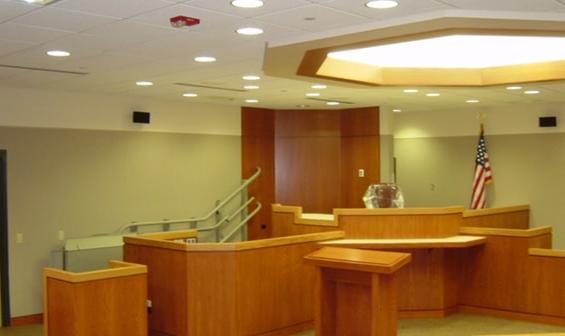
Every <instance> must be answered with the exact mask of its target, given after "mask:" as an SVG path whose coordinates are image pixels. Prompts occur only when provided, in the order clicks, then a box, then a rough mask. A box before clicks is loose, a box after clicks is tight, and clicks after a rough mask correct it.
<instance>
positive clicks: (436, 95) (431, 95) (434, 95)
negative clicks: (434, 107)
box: [426, 92, 441, 97]
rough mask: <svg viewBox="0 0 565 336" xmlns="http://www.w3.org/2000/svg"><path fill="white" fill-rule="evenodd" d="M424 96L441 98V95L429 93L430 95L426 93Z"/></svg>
mask: <svg viewBox="0 0 565 336" xmlns="http://www.w3.org/2000/svg"><path fill="white" fill-rule="evenodd" d="M426 96H428V97H439V96H441V94H439V93H437V92H430V93H426Z"/></svg>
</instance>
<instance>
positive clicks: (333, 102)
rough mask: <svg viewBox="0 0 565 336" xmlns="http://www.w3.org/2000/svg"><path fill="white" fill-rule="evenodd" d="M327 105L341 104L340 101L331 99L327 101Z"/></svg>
mask: <svg viewBox="0 0 565 336" xmlns="http://www.w3.org/2000/svg"><path fill="white" fill-rule="evenodd" d="M326 105H330V106H335V105H339V102H336V101H329V102H327V103H326Z"/></svg>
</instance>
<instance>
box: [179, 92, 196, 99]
mask: <svg viewBox="0 0 565 336" xmlns="http://www.w3.org/2000/svg"><path fill="white" fill-rule="evenodd" d="M182 96H183V97H189V98H192V97H198V93H194V92H187V93H183V94H182Z"/></svg>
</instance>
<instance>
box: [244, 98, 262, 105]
mask: <svg viewBox="0 0 565 336" xmlns="http://www.w3.org/2000/svg"><path fill="white" fill-rule="evenodd" d="M245 102H246V103H250V104H255V103H258V102H259V100H257V99H245Z"/></svg>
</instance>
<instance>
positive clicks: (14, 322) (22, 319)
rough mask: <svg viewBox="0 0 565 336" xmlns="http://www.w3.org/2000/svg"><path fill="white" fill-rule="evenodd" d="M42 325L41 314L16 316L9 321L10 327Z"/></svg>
mask: <svg viewBox="0 0 565 336" xmlns="http://www.w3.org/2000/svg"><path fill="white" fill-rule="evenodd" d="M42 323H43V314H35V315H27V316H18V317H13V318H12V319H11V320H10V326H12V327H18V326H23V325H30V324H42Z"/></svg>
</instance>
